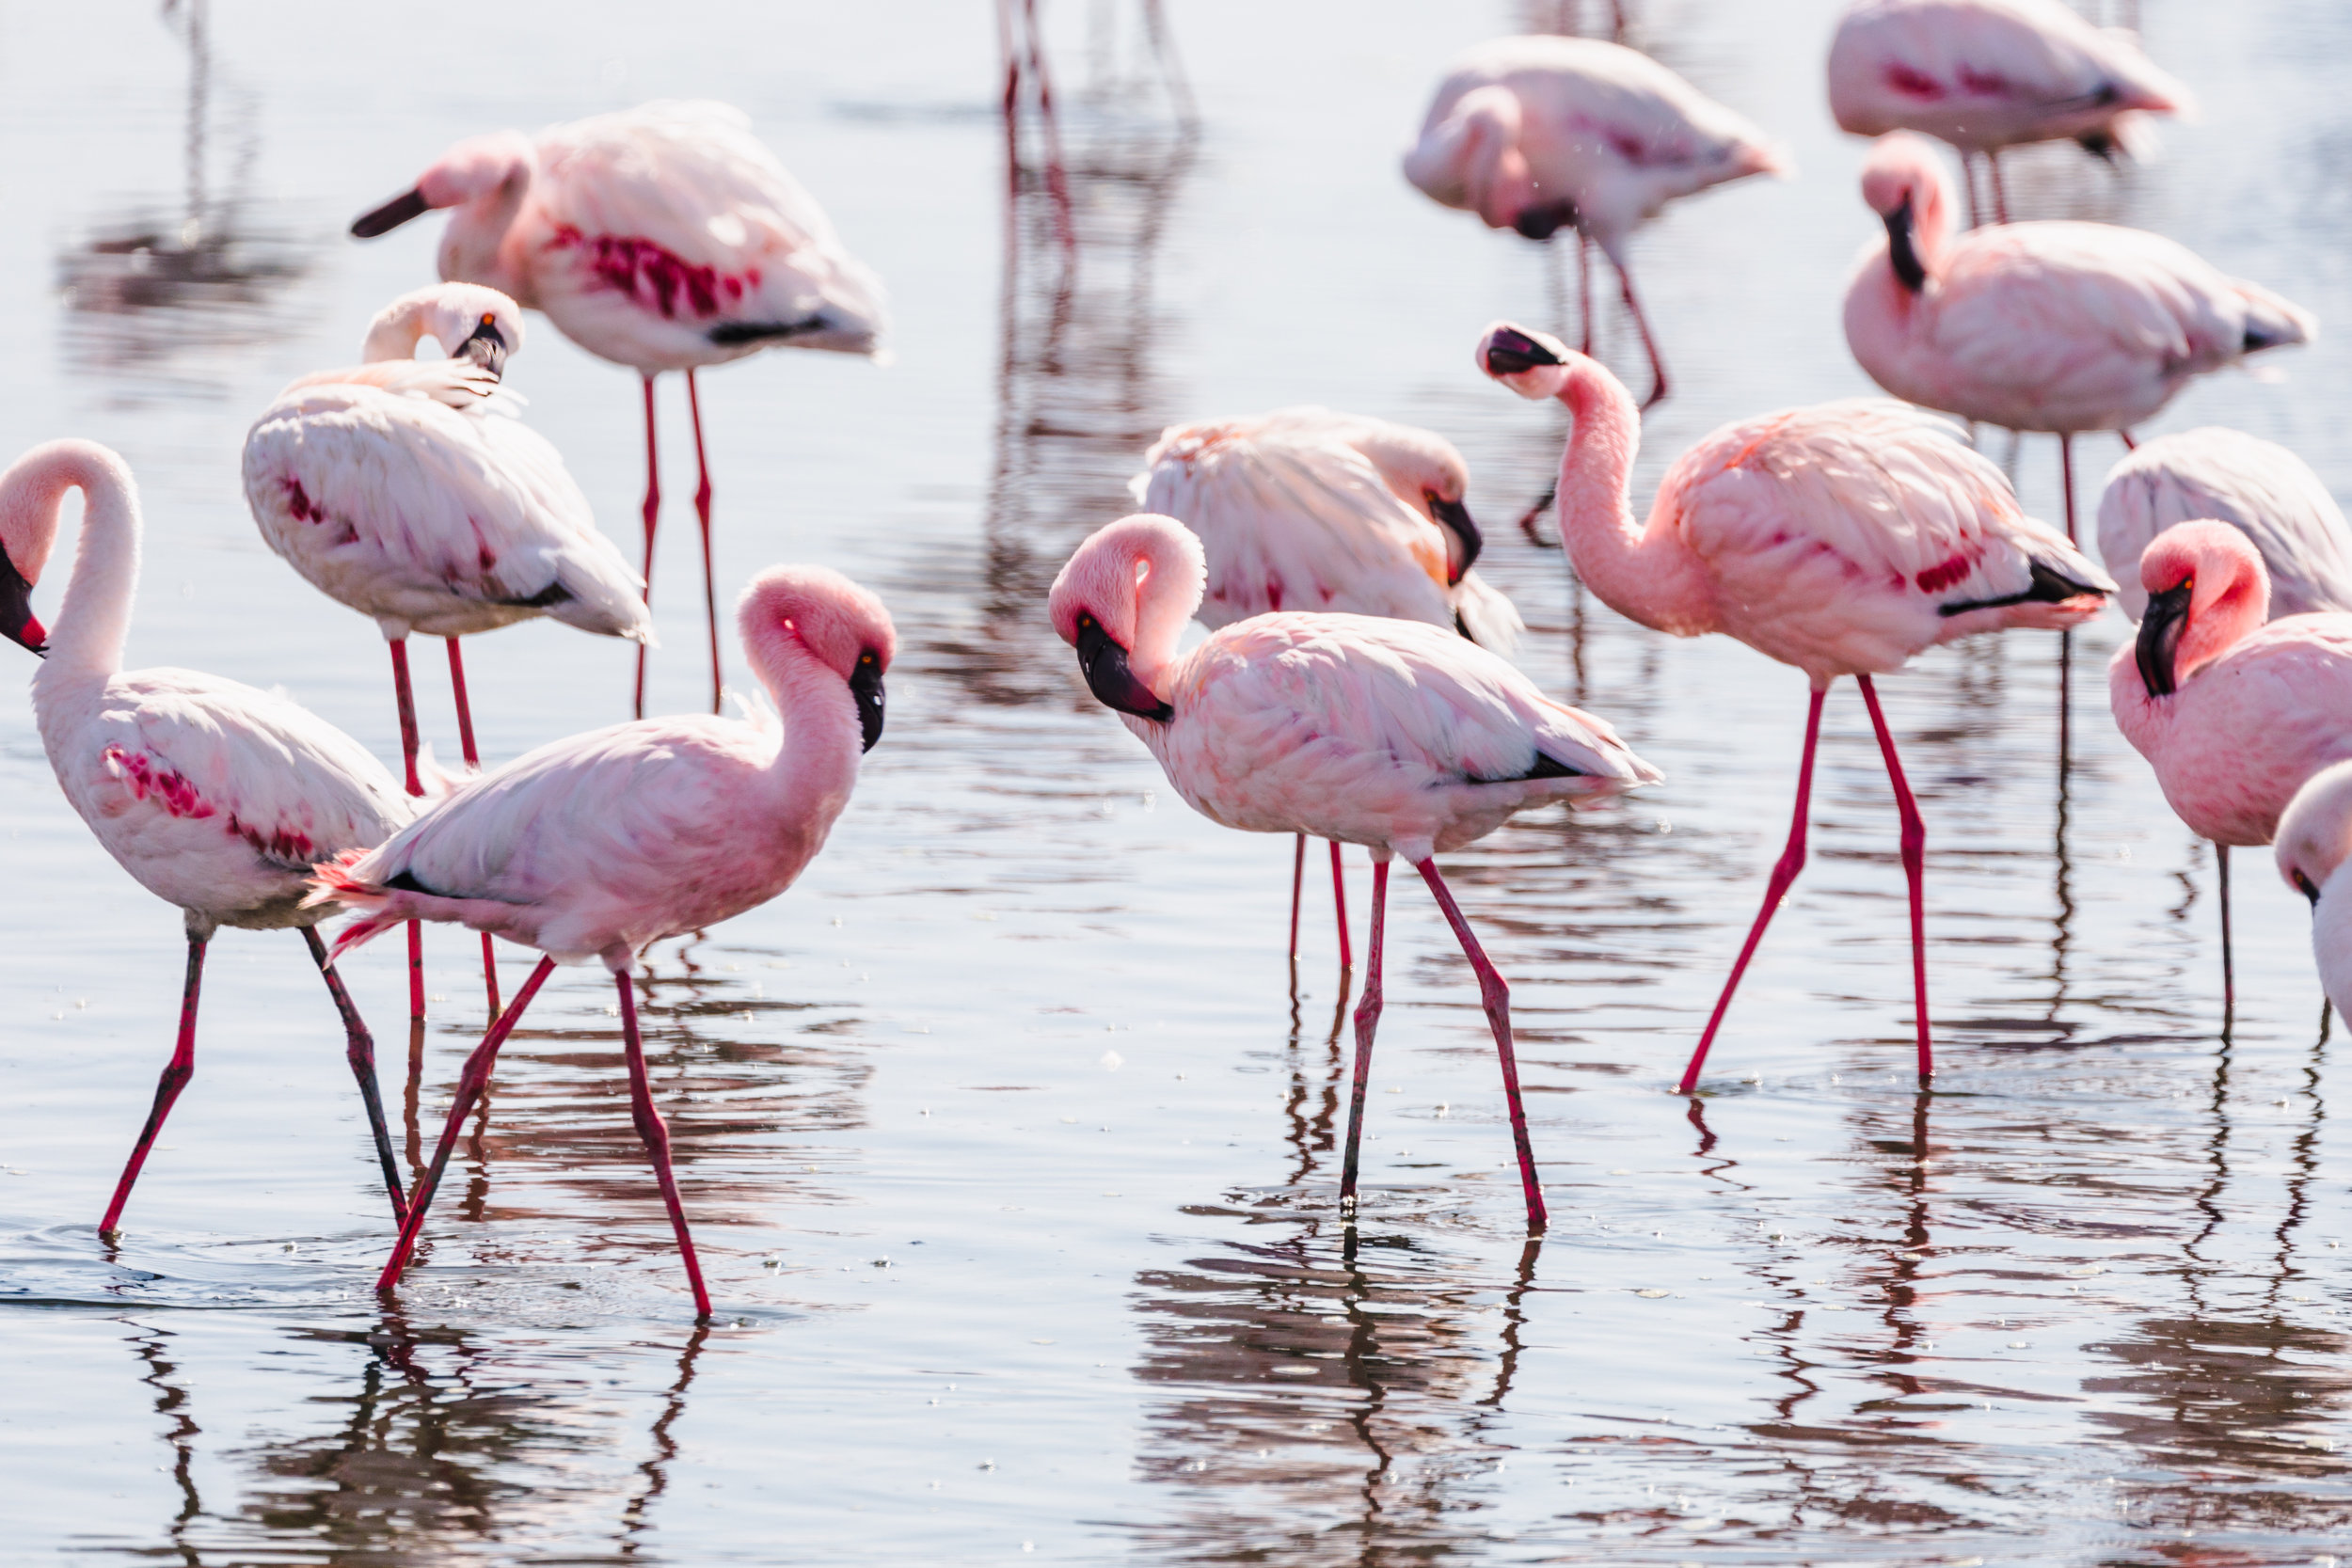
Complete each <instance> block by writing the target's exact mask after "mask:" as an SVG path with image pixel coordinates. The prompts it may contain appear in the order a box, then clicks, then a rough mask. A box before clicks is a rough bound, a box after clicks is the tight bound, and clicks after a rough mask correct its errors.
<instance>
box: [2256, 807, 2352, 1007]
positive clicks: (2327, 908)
mask: <svg viewBox="0 0 2352 1568" xmlns="http://www.w3.org/2000/svg"><path fill="white" fill-rule="evenodd" d="M2273 854H2274V856H2275V857H2276V859H2277V861H2278V864H2279V875H2280V876H2281V877H2284V878H2285V879H2287V883H2288V885H2289V886H2291V887H2293V888H2294V889H2295V890H2296V892H2297V893H2299V894H2301V895H2303V896H2304V897H2306V898H2308V899H2310V900H2311V901H2312V958H2313V959H2314V960H2315V961H2316V962H2317V964H2318V966H2319V984H2320V989H2321V990H2324V991H2326V992H2327V995H2328V1001H2329V1002H2330V1003H2331V1004H2333V1006H2335V1009H2336V1010H2337V1011H2338V1012H2340V1013H2343V1014H2344V1016H2345V1017H2347V1018H2352V875H2346V874H2345V872H2344V866H2345V864H2346V863H2352V762H2339V763H2336V764H2334V765H2332V766H2330V767H2328V768H2321V769H2320V770H2319V771H2318V772H2316V773H2314V774H2312V776H2311V777H2310V778H2309V779H2306V780H2305V781H2304V782H2303V787H2302V788H2300V789H2298V790H2296V792H2295V798H2294V799H2293V800H2289V801H2288V802H2287V809H2286V810H2285V812H2284V813H2282V814H2281V815H2280V817H2279V841H2278V847H2277V848H2276V849H2275V850H2274V851H2273Z"/></svg>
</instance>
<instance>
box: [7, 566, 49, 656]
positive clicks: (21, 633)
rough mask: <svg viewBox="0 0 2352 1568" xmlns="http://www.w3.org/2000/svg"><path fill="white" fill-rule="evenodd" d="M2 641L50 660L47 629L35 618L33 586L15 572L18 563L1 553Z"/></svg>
mask: <svg viewBox="0 0 2352 1568" xmlns="http://www.w3.org/2000/svg"><path fill="white" fill-rule="evenodd" d="M0 637H6V638H7V639H8V641H11V642H13V643H15V644H16V645H17V646H19V647H21V648H24V649H26V650H27V651H29V652H32V653H36V654H40V655H41V656H42V657H47V656H48V653H49V632H48V629H47V628H46V627H44V626H42V625H41V624H40V622H39V621H37V620H35V619H34V618H33V585H32V584H31V583H29V582H27V581H25V580H24V573H22V572H20V571H18V570H17V569H16V562H13V561H10V560H9V559H8V556H7V554H6V553H5V552H0Z"/></svg>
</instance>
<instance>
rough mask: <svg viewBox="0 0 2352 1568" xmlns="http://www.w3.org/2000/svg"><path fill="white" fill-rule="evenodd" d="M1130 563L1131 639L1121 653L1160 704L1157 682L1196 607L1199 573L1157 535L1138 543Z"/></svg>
mask: <svg viewBox="0 0 2352 1568" xmlns="http://www.w3.org/2000/svg"><path fill="white" fill-rule="evenodd" d="M1135 562H1136V564H1135V570H1136V573H1137V581H1136V635H1135V641H1133V642H1132V643H1131V644H1130V645H1129V646H1128V649H1127V668H1128V670H1129V671H1130V672H1131V673H1133V674H1134V675H1135V677H1136V679H1137V680H1139V681H1141V682H1143V684H1144V685H1145V686H1147V687H1150V688H1151V689H1152V691H1153V692H1154V693H1156V694H1157V695H1158V696H1160V697H1161V698H1162V699H1163V700H1165V699H1166V698H1167V696H1168V692H1167V689H1165V687H1164V686H1163V685H1162V682H1163V680H1164V678H1165V677H1166V676H1167V675H1168V673H1170V671H1171V668H1172V667H1173V666H1174V664H1175V663H1176V658H1177V652H1176V650H1177V647H1178V646H1179V644H1181V643H1182V642H1183V641H1184V623H1186V622H1187V621H1190V620H1191V619H1192V615H1193V611H1194V610H1199V609H1200V598H1201V589H1202V582H1201V578H1200V567H1199V565H1198V564H1197V563H1196V562H1192V561H1190V560H1187V559H1186V558H1185V556H1184V553H1183V551H1182V550H1181V549H1179V548H1178V547H1177V546H1176V544H1175V542H1174V541H1172V540H1170V539H1168V538H1165V537H1163V536H1161V535H1159V534H1148V535H1146V536H1144V538H1142V539H1141V540H1140V541H1139V542H1138V548H1137V549H1136V556H1135Z"/></svg>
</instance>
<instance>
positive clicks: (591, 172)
mask: <svg viewBox="0 0 2352 1568" xmlns="http://www.w3.org/2000/svg"><path fill="white" fill-rule="evenodd" d="M437 207H453V208H455V209H456V211H455V212H454V213H453V214H452V215H451V218H450V222H449V227H448V229H447V230H445V231H444V232H443V233H442V235H441V246H440V272H441V277H443V278H445V279H449V280H453V281H463V282H469V283H486V284H489V285H490V286H491V287H493V288H497V289H501V290H503V291H505V292H506V293H509V294H511V295H513V296H514V297H515V298H516V300H518V301H520V302H521V303H522V304H523V305H524V306H526V307H528V308H531V309H539V310H544V311H546V312H547V313H548V319H549V320H550V321H552V322H554V323H555V325H557V327H559V328H560V329H561V330H562V331H563V333H564V336H565V337H567V338H569V339H571V340H572V341H574V342H576V343H578V344H579V345H580V347H582V348H584V349H586V350H587V351H588V352H589V353H591V354H593V355H595V356H597V357H598V358H600V359H609V360H611V361H612V363H614V364H616V365H626V366H628V368H630V369H631V370H634V371H635V372H637V373H638V374H639V375H640V376H641V377H642V378H643V379H644V394H645V500H644V527H645V569H644V578H645V583H646V593H647V594H651V592H652V581H653V540H654V526H655V523H656V522H657V520H658V519H659V517H660V510H661V483H660V471H659V463H658V458H657V453H656V451H655V441H654V413H653V383H654V377H655V376H657V375H659V374H660V372H663V371H684V372H686V406H687V411H688V414H689V416H690V417H691V420H692V421H693V430H694V462H695V466H696V468H697V471H698V476H699V483H698V484H697V486H696V488H695V491H694V512H695V515H696V516H697V517H698V518H699V519H700V521H701V524H702V544H703V597H704V604H705V608H706V610H707V614H708V618H709V626H710V707H711V711H712V712H714V713H716V712H717V711H718V709H719V688H720V673H719V589H718V584H717V582H716V581H715V580H714V579H713V578H712V577H711V566H710V465H709V463H708V461H707V456H706V454H705V452H704V450H703V416H702V400H701V395H700V391H699V388H697V387H696V385H695V381H694V372H695V371H696V370H697V369H699V368H700V367H702V366H705V365H720V364H724V363H725V362H727V361H728V360H730V359H740V358H742V357H743V356H746V355H751V354H756V353H758V352H759V351H760V350H761V349H764V348H773V347H778V346H782V347H787V348H811V349H829V350H832V351H834V352H835V353H840V354H862V355H868V356H872V355H875V354H877V352H878V349H879V345H880V342H881V339H882V330H883V320H882V284H881V282H880V281H879V280H878V279H877V278H876V277H874V275H873V273H872V272H870V271H868V270H867V269H866V265H865V263H863V262H861V261H858V260H857V258H855V257H853V256H851V255H850V253H849V251H847V250H846V249H844V248H843V247H842V245H841V242H840V240H839V239H838V238H836V237H835V236H834V230H833V224H832V222H831V221H830V220H829V219H828V218H827V217H826V216H825V214H824V210H823V209H822V208H820V207H818V205H817V202H816V199H815V198H812V197H811V196H810V195H809V194H808V193H807V192H806V191H804V190H803V189H802V188H801V185H800V182H798V181H796V180H794V179H793V178H792V176H791V175H790V174H788V173H787V172H786V171H785V168H784V166H783V165H782V164H780V163H778V162H777V161H776V157H775V154H774V153H772V152H771V151H769V150H768V149H767V147H766V146H765V145H763V144H762V143H761V142H760V140H759V138H757V137H756V136H755V135H752V127H751V120H750V119H748V118H747V117H746V116H745V115H744V114H743V113H742V111H740V110H739V109H735V108H731V107H729V106H728V105H726V104H724V103H699V102H690V103H676V102H667V101H664V102H660V103H646V104H644V105H641V106H640V107H638V108H634V109H627V110H623V111H621V112H620V113H617V114H609V115H597V116H596V117H595V118H593V119H582V120H576V121H574V122H573V123H571V124H569V125H557V126H551V127H549V128H548V129H547V130H545V131H542V132H541V133H539V137H538V140H537V141H536V142H533V141H532V140H531V139H530V138H529V137H526V136H524V135H521V134H520V133H518V132H514V131H501V132H496V133H493V134H492V135H485V136H475V137H472V138H470V139H469V140H467V141H462V142H459V143H458V144H457V145H455V146H454V147H452V148H451V149H450V150H448V151H446V152H444V153H442V154H441V157H440V159H439V161H438V162H437V163H436V164H434V166H432V167H431V168H428V169H426V170H425V171H424V173H423V175H422V176H421V177H420V178H419V179H418V181H417V183H416V185H415V186H414V188H412V189H409V190H406V191H404V192H402V193H401V194H400V195H398V196H396V197H394V198H392V199H391V200H389V201H387V202H385V203H384V204H383V205H382V206H380V207H377V208H374V209H373V210H372V211H370V212H368V213H365V214H361V215H360V216H359V217H358V219H357V220H355V221H354V222H353V224H352V226H351V231H352V233H354V234H355V235H357V236H358V237H359V238H360V239H363V240H364V239H373V238H374V237H375V236H376V235H378V234H384V233H389V231H391V230H394V229H397V228H399V227H400V226H401V225H402V224H404V223H406V222H408V221H409V220H410V219H411V218H415V217H418V216H421V214H424V213H426V212H429V211H431V210H432V209H434V208H437ZM635 703H636V713H637V716H638V717H639V718H641V719H642V718H644V713H645V650H644V644H643V643H640V644H639V646H638V653H637V685H636V696H635Z"/></svg>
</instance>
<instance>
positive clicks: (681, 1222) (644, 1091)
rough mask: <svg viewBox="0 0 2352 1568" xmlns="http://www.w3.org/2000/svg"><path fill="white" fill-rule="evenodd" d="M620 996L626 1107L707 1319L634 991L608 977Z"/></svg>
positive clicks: (621, 978)
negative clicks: (648, 1075) (648, 1067)
mask: <svg viewBox="0 0 2352 1568" xmlns="http://www.w3.org/2000/svg"><path fill="white" fill-rule="evenodd" d="M612 978H613V980H614V982H615V983H616V985H617V987H618V989H619V990H620V993H621V1037H622V1039H623V1040H624V1041H625V1042H626V1044H627V1046H628V1107H629V1115H630V1117H632V1118H633V1119H634V1120H635V1121H636V1123H637V1135H638V1136H639V1137H641V1138H643V1139H644V1140H645V1152H646V1153H647V1154H648V1155H650V1156H651V1157H652V1159H653V1174H654V1180H657V1181H659V1182H660V1183H661V1201H662V1202H663V1203H664V1204H666V1205H667V1206H668V1207H669V1211H670V1228H671V1229H673V1230H675V1231H676V1232H677V1249H678V1251H679V1253H680V1254H682V1255H683V1256H684V1257H685V1259H686V1279H687V1283H689V1284H690V1285H691V1286H693V1287H694V1317H695V1320H696V1321H697V1322H700V1321H702V1320H703V1319H706V1318H708V1317H709V1316H710V1292H709V1291H707V1290H705V1289H704V1288H703V1265H702V1259H699V1258H697V1257H695V1256H694V1238H693V1235H692V1233H691V1232H690V1231H689V1230H688V1229H687V1228H686V1210H685V1208H684V1206H683V1205H681V1204H680V1203H679V1202H678V1196H677V1178H676V1177H675V1175H673V1174H672V1173H671V1170H670V1129H669V1126H668V1124H667V1123H665V1122H664V1121H663V1120H662V1119H661V1113H660V1111H659V1110H657V1109H655V1107H654V1102H653V1085H651V1084H649V1083H648V1082H647V1081H646V1078H645V1044H644V1039H643V1038H642V1037H640V1036H639V1034H638V1029H637V988H636V986H635V984H634V983H633V982H631V981H630V979H629V977H628V975H627V974H614V975H613V976H612Z"/></svg>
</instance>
